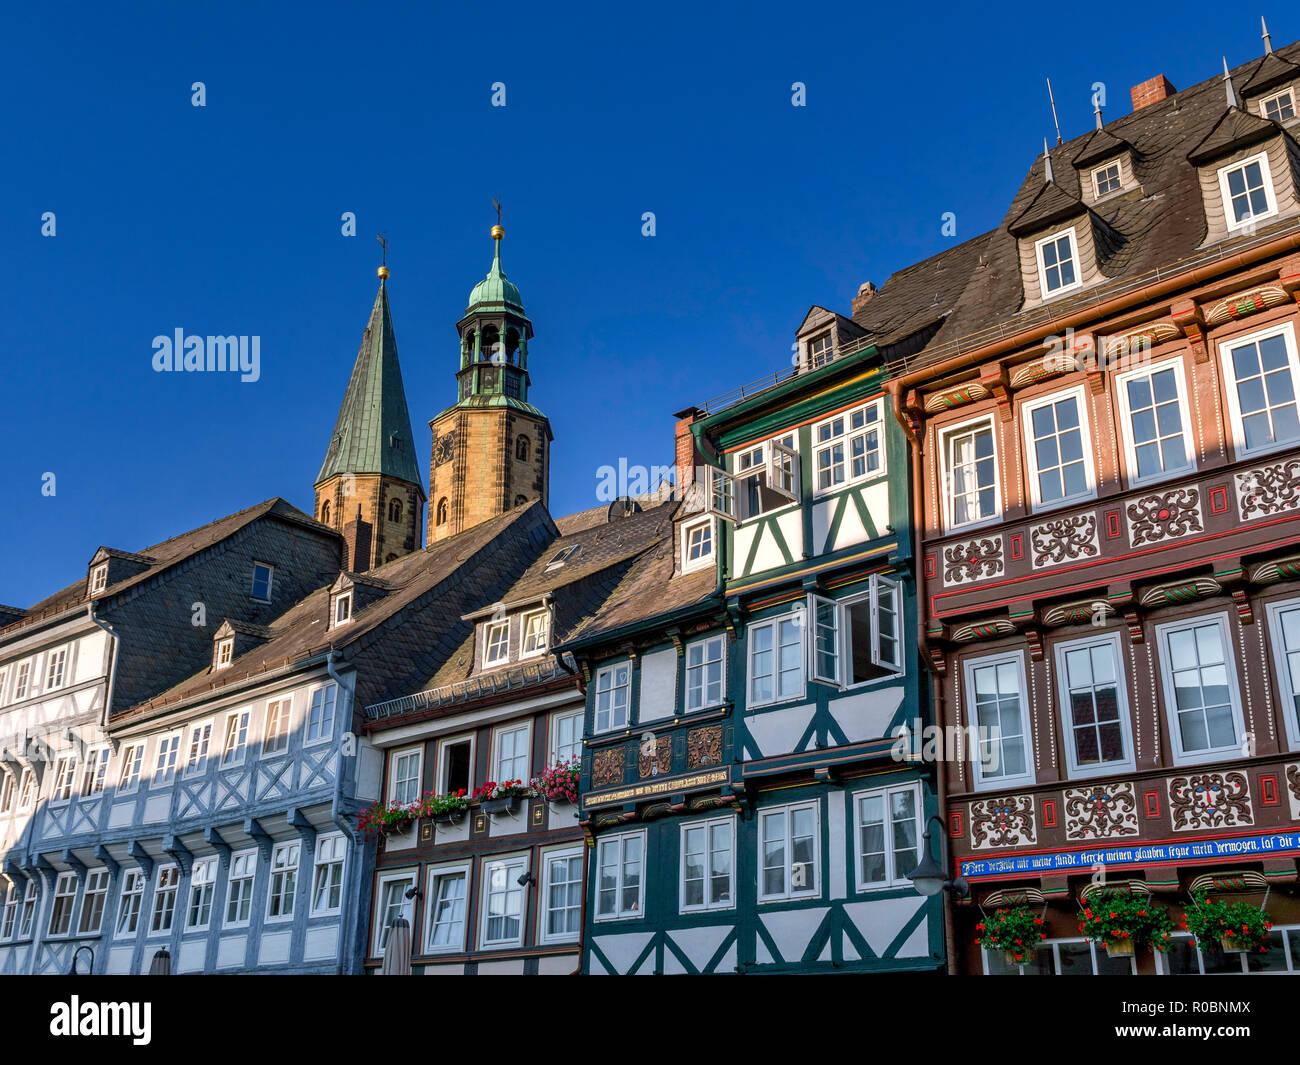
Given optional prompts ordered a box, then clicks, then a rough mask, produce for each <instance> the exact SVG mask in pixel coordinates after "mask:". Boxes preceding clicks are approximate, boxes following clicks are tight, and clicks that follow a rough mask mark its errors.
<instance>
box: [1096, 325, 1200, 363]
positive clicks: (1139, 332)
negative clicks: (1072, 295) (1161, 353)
mask: <svg viewBox="0 0 1300 1065" xmlns="http://www.w3.org/2000/svg"><path fill="white" fill-rule="evenodd" d="M1182 335H1183V331H1182V330H1181V329H1179V328H1178V326H1176V325H1175V324H1174V323H1173V322H1152V323H1151V324H1150V325H1144V326H1142V328H1141V329H1134V330H1133V331H1132V332H1131V333H1125V334H1124V335H1123V336H1116V337H1107V338H1106V342H1105V352H1106V356H1107V361H1108V362H1109V360H1110V359H1112V358H1122V357H1124V356H1126V355H1133V354H1134V353H1135V352H1139V351H1142V350H1146V349H1150V348H1154V347H1155V346H1156V345H1157V344H1163V343H1164V342H1165V341H1166V340H1173V338H1174V337H1177V336H1182Z"/></svg>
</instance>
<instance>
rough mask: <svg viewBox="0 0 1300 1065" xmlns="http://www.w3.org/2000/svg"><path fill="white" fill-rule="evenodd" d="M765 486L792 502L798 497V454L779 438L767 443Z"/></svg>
mask: <svg viewBox="0 0 1300 1065" xmlns="http://www.w3.org/2000/svg"><path fill="white" fill-rule="evenodd" d="M767 487H768V489H769V490H770V491H772V492H775V493H776V494H777V495H779V496H783V497H784V498H786V499H787V500H789V501H790V502H792V503H793V502H795V501H797V500H798V498H799V456H798V455H796V454H795V453H794V450H793V449H792V448H789V447H786V445H785V444H783V443H781V442H780V441H779V440H773V441H771V442H770V443H769V444H768V448H767Z"/></svg>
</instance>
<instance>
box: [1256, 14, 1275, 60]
mask: <svg viewBox="0 0 1300 1065" xmlns="http://www.w3.org/2000/svg"><path fill="white" fill-rule="evenodd" d="M1259 28H1260V29H1262V30H1263V31H1264V54H1265V55H1272V54H1273V37H1272V35H1271V34H1270V33H1269V32H1268V23H1267V22H1265V21H1264V16H1263V15H1260V16H1259Z"/></svg>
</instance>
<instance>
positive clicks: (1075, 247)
mask: <svg viewBox="0 0 1300 1065" xmlns="http://www.w3.org/2000/svg"><path fill="white" fill-rule="evenodd" d="M1062 237H1069V238H1070V262H1071V263H1072V264H1073V266H1074V280H1073V281H1071V282H1070V283H1069V284H1068V285H1061V286H1059V287H1058V288H1054V289H1052V290H1051V291H1050V292H1049V291H1048V289H1047V269H1048V268H1047V266H1046V264H1045V263H1044V262H1043V247H1044V246H1045V245H1047V244H1054V243H1055V242H1056V241H1059V240H1060V239H1061V238H1062ZM1034 264H1035V265H1036V266H1037V267H1038V291H1039V292H1040V293H1041V294H1042V298H1043V299H1044V300H1054V299H1056V297H1057V296H1063V295H1065V294H1066V293H1067V292H1073V291H1074V290H1075V289H1076V288H1079V287H1080V286H1081V285H1082V284H1083V269H1082V264H1081V263H1080V262H1079V235H1078V234H1077V233H1076V232H1075V227H1074V226H1069V227H1067V228H1065V229H1059V230H1057V231H1056V232H1055V233H1051V234H1048V235H1047V236H1045V237H1043V238H1042V239H1041V240H1036V241H1034ZM1056 267H1057V269H1058V270H1059V268H1060V260H1059V259H1058V260H1057V262H1056Z"/></svg>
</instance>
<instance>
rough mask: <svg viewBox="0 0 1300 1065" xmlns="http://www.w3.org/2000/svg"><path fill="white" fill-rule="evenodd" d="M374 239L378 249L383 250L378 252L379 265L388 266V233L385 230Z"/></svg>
mask: <svg viewBox="0 0 1300 1065" xmlns="http://www.w3.org/2000/svg"><path fill="white" fill-rule="evenodd" d="M375 239H376V240H377V241H379V247H380V248H381V249H383V250H382V251H381V252H380V260H379V265H380V266H387V265H388V232H387V231H386V230H385V231H384V232H383V233H380V234H378V235H377V236H376V237H375Z"/></svg>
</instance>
